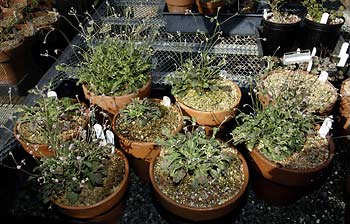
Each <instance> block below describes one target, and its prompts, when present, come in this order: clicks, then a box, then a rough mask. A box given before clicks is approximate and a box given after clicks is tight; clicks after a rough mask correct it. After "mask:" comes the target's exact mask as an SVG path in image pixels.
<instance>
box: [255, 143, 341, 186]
mask: <svg viewBox="0 0 350 224" xmlns="http://www.w3.org/2000/svg"><path fill="white" fill-rule="evenodd" d="M327 140H328V148H329V156H328V159H327V160H326V161H325V162H323V163H322V164H320V165H318V166H316V167H314V168H312V169H300V170H299V169H291V168H285V167H282V166H281V165H279V164H277V163H274V162H272V161H270V160H268V159H267V158H266V157H265V156H263V155H262V154H261V153H260V152H259V151H258V150H256V149H253V150H252V151H250V152H249V155H250V157H251V160H250V162H251V163H252V166H253V168H254V169H255V170H256V171H257V172H258V173H260V174H261V175H262V176H264V177H265V178H266V179H267V180H270V181H272V182H274V183H277V184H281V185H285V186H307V185H311V184H312V183H313V182H315V181H316V180H317V178H319V175H320V173H321V172H322V171H323V170H324V169H325V168H326V167H327V166H328V165H329V164H330V163H331V161H332V160H333V157H334V154H335V144H334V140H333V139H332V138H331V137H327Z"/></svg>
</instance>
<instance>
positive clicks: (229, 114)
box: [176, 81, 242, 129]
mask: <svg viewBox="0 0 350 224" xmlns="http://www.w3.org/2000/svg"><path fill="white" fill-rule="evenodd" d="M230 82H231V85H232V87H233V88H234V89H235V91H237V93H238V97H237V99H236V101H235V103H234V104H233V105H232V106H231V108H230V109H228V110H220V111H212V112H207V111H200V110H197V109H194V108H192V107H189V106H186V105H185V104H183V103H182V102H181V101H180V100H179V99H178V98H176V102H177V103H178V104H179V105H180V107H181V109H182V111H183V112H184V114H186V115H188V116H190V117H193V118H195V119H196V122H197V124H198V125H203V126H211V127H218V126H219V125H221V124H223V123H225V122H227V121H229V120H231V119H232V118H234V117H235V115H236V114H237V112H238V111H237V110H236V109H237V108H238V107H239V104H240V102H241V98H242V92H241V89H240V88H239V86H238V85H237V84H236V83H235V82H233V81H230ZM209 129H210V128H209Z"/></svg>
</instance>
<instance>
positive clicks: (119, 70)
mask: <svg viewBox="0 0 350 224" xmlns="http://www.w3.org/2000/svg"><path fill="white" fill-rule="evenodd" d="M89 24H90V26H88V27H87V30H86V31H84V32H83V34H82V35H83V37H84V41H85V42H86V44H87V50H86V51H84V52H82V53H81V56H82V60H81V62H80V63H78V64H77V65H71V66H68V67H67V66H66V65H59V66H58V67H57V69H58V70H63V71H66V72H70V73H72V74H74V75H76V77H77V78H78V79H79V81H78V83H81V84H82V87H83V90H84V94H85V97H86V98H87V99H88V100H89V101H90V102H91V103H92V104H95V105H98V106H99V107H101V108H102V109H103V110H105V111H107V112H109V113H111V114H115V113H117V112H118V111H119V110H120V109H121V108H123V107H124V106H125V105H126V104H127V103H129V102H130V101H131V99H132V98H135V97H140V98H144V97H147V96H148V95H149V94H150V90H151V83H152V81H151V73H150V72H151V56H152V54H153V50H152V43H153V41H154V38H155V36H156V34H157V28H156V27H150V26H147V25H142V24H140V25H130V24H129V25H126V26H123V27H121V28H120V29H121V30H120V31H118V32H117V34H116V35H115V36H113V37H112V36H110V35H109V34H104V37H103V38H98V37H97V36H98V35H100V34H99V31H101V32H102V30H103V26H101V27H98V28H97V29H99V31H96V26H97V25H96V23H95V22H94V21H91V22H90V23H89ZM145 33H147V34H146V35H144V34H145Z"/></svg>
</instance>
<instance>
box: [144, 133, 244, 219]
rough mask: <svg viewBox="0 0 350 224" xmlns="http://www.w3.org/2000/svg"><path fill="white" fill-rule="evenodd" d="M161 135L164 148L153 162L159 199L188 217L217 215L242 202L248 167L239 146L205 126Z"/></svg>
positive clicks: (153, 184) (184, 216)
mask: <svg viewBox="0 0 350 224" xmlns="http://www.w3.org/2000/svg"><path fill="white" fill-rule="evenodd" d="M184 130H185V132H184V133H178V134H176V135H174V136H169V137H168V138H167V139H166V140H160V141H158V144H159V145H160V147H161V150H160V154H159V155H158V156H157V157H155V158H154V160H153V161H152V162H151V165H150V170H149V172H150V178H151V183H152V187H153V190H154V193H155V196H156V199H157V200H158V201H159V202H160V203H161V205H162V206H163V207H164V208H165V209H167V210H168V211H169V212H171V213H173V214H175V215H177V216H179V217H182V218H184V219H186V220H189V221H192V222H196V221H214V220H215V219H218V218H221V217H223V216H225V215H228V214H229V213H231V212H232V211H234V210H235V208H236V207H237V206H238V205H239V204H240V202H241V200H242V197H243V194H244V192H245V190H246V187H247V184H248V178H249V177H248V176H249V172H248V167H247V164H246V162H245V159H244V158H243V156H242V155H241V154H240V152H239V151H238V150H237V149H235V148H234V147H232V146H229V145H228V144H226V143H225V142H222V141H220V140H218V139H216V138H215V131H214V133H213V136H211V137H208V136H207V135H206V134H205V132H204V130H203V128H202V127H198V128H194V127H193V128H192V129H191V130H186V129H184Z"/></svg>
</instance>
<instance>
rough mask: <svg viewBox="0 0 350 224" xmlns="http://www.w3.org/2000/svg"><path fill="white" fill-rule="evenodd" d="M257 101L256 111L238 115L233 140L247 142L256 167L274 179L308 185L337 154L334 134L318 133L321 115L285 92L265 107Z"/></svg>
mask: <svg viewBox="0 0 350 224" xmlns="http://www.w3.org/2000/svg"><path fill="white" fill-rule="evenodd" d="M287 91H288V89H286V90H285V92H284V93H285V94H288V93H287ZM305 99H307V96H305ZM253 102H255V103H254V104H255V105H254V107H253V109H254V110H253V111H252V112H250V113H249V114H248V113H240V114H239V115H237V116H236V121H237V126H236V127H234V129H233V130H232V131H231V137H232V139H231V140H232V144H234V145H240V144H243V145H244V146H245V148H246V149H247V150H248V153H249V156H250V157H251V160H250V161H251V162H252V166H253V167H254V169H255V170H256V171H257V172H258V173H259V174H261V175H262V176H263V177H264V178H266V179H268V180H270V181H272V182H274V183H278V184H281V185H284V186H308V185H311V184H312V183H314V182H315V181H316V180H318V178H320V174H321V172H322V171H323V170H324V169H325V168H326V167H327V166H328V165H329V164H330V162H331V161H332V159H333V156H334V154H335V148H334V142H333V140H332V138H331V137H330V136H329V135H328V137H324V136H321V135H319V133H318V130H319V125H318V123H319V121H320V119H321V117H320V116H319V115H316V114H314V113H310V112H308V111H307V110H302V108H303V106H301V105H300V104H299V102H298V100H290V101H288V100H285V99H283V96H280V98H276V99H275V101H274V103H273V104H268V105H267V106H265V107H261V105H259V104H258V102H256V101H255V100H254V99H253Z"/></svg>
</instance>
